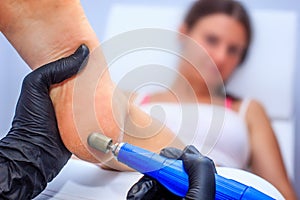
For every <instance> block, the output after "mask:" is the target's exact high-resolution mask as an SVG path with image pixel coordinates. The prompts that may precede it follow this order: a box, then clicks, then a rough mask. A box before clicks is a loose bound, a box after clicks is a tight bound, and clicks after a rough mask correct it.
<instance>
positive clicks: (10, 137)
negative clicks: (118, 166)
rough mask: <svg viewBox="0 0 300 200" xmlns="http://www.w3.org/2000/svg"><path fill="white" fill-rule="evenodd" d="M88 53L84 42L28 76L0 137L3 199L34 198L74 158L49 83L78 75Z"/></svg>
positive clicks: (0, 174) (0, 181) (0, 182)
mask: <svg viewBox="0 0 300 200" xmlns="http://www.w3.org/2000/svg"><path fill="white" fill-rule="evenodd" d="M88 55H89V50H88V48H87V47H86V46H84V45H81V46H80V47H79V48H78V49H77V51H76V52H75V53H74V54H73V55H71V56H69V57H67V58H63V59H60V60H57V61H55V62H52V63H49V64H46V65H44V66H42V67H40V68H38V69H36V70H35V71H33V72H31V73H30V74H28V75H27V76H26V77H25V79H24V81H23V84H22V90H21V94H20V97H19V100H18V103H17V107H16V111H15V116H14V119H13V122H12V127H11V129H10V131H9V133H8V134H7V135H6V136H5V137H4V138H3V139H2V140H1V141H0V199H14V200H17V199H22V200H23V199H32V198H33V197H35V196H37V195H38V194H39V193H40V192H41V191H42V190H43V189H45V187H46V185H47V182H50V181H51V180H52V179H53V178H54V177H55V176H56V175H57V174H58V173H59V172H60V170H61V169H62V168H63V166H64V165H65V164H66V162H67V161H68V159H69V158H70V156H71V153H70V152H69V151H68V150H67V149H66V147H65V146H64V144H63V142H62V140H61V138H60V134H59V131H58V127H57V122H56V117H55V112H54V108H53V105H52V102H51V99H50V97H49V87H50V85H51V84H55V83H59V82H62V81H63V80H65V79H67V78H70V77H71V76H73V75H75V74H76V73H77V72H78V71H79V69H80V68H81V67H83V66H85V65H86V63H87V58H88Z"/></svg>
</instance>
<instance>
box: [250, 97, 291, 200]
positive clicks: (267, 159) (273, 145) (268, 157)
mask: <svg viewBox="0 0 300 200" xmlns="http://www.w3.org/2000/svg"><path fill="white" fill-rule="evenodd" d="M246 119H247V122H248V126H249V130H250V143H251V169H252V170H253V172H254V173H255V174H257V175H259V176H261V177H262V178H264V179H266V180H267V181H269V182H270V183H272V184H273V185H274V186H275V187H276V188H277V189H278V190H279V191H280V192H281V193H282V194H283V196H284V197H285V198H286V199H296V195H295V192H294V190H293V187H292V185H291V183H290V180H289V178H288V175H287V172H286V169H285V166H284V163H283V159H282V156H281V153H280V147H279V145H278V142H277V140H276V137H275V134H274V132H273V129H272V127H271V124H270V121H269V119H268V117H267V114H266V112H265V111H264V108H263V107H262V106H261V105H260V104H259V103H258V102H256V101H252V102H251V104H250V107H249V110H248V113H247V116H246Z"/></svg>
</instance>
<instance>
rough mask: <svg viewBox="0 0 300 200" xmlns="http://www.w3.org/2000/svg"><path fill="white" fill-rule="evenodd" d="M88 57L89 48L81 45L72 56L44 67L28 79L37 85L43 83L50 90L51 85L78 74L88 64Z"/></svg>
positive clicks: (31, 74)
mask: <svg viewBox="0 0 300 200" xmlns="http://www.w3.org/2000/svg"><path fill="white" fill-rule="evenodd" d="M88 56H89V49H88V47H87V46H86V45H84V44H83V45H80V47H79V48H78V49H77V50H76V51H75V52H74V53H73V54H72V55H70V56H68V57H66V58H61V59H59V60H56V61H54V62H51V63H48V64H46V65H43V66H42V67H40V68H38V69H36V70H35V71H34V72H33V73H30V74H29V76H30V77H27V78H28V79H31V80H36V81H37V83H40V82H43V84H42V85H44V86H46V87H47V88H49V87H50V85H52V84H56V83H60V82H62V81H64V80H66V79H68V78H70V77H72V76H73V75H75V74H76V73H78V72H79V71H80V70H81V69H82V68H83V67H85V65H86V64H87V61H88Z"/></svg>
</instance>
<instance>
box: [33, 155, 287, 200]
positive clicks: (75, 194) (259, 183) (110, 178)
mask: <svg viewBox="0 0 300 200" xmlns="http://www.w3.org/2000/svg"><path fill="white" fill-rule="evenodd" d="M217 171H218V174H219V175H222V176H224V177H225V178H230V179H234V180H236V181H239V182H241V183H244V184H246V185H249V186H252V187H254V188H256V189H258V190H260V191H262V192H264V193H266V194H268V195H269V196H272V197H274V198H276V199H283V198H282V196H281V194H280V193H279V192H278V191H277V190H276V189H275V188H274V187H273V186H272V185H271V184H270V183H268V182H266V181H265V180H263V179H261V178H259V177H257V176H255V175H253V174H250V173H249V172H245V171H242V170H238V169H232V168H223V167H221V168H217ZM141 177H142V175H141V174H140V173H137V172H114V171H107V170H103V169H101V168H99V167H98V166H96V165H94V164H91V163H87V162H84V161H81V160H74V159H71V160H70V161H69V162H68V163H67V165H66V166H65V167H64V169H63V170H62V171H61V173H60V174H59V175H58V176H57V177H56V178H55V179H54V180H53V181H52V182H51V183H50V184H49V185H48V186H47V188H46V189H45V190H44V191H43V192H42V193H41V194H40V195H39V196H38V197H36V198H35V200H46V199H49V200H50V199H51V200H55V199H60V200H61V199H68V200H102V199H103V200H107V199H113V200H123V199H126V194H127V192H128V190H129V189H130V187H131V186H132V185H133V184H134V183H135V182H137V181H138V180H139V179H140V178H141Z"/></svg>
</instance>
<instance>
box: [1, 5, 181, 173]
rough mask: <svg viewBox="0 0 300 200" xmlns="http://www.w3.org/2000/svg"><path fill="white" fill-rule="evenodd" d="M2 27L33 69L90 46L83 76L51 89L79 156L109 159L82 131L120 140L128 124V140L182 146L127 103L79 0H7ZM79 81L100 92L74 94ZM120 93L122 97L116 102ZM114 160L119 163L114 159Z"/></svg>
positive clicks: (65, 134) (155, 147) (64, 131)
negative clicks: (89, 144) (93, 147)
mask: <svg viewBox="0 0 300 200" xmlns="http://www.w3.org/2000/svg"><path fill="white" fill-rule="evenodd" d="M0 30H1V31H2V33H3V34H4V35H5V36H6V38H7V39H8V40H9V41H10V43H11V44H12V45H13V46H14V47H15V48H16V50H17V51H18V53H19V54H20V55H21V57H22V58H23V59H24V60H25V62H27V63H28V64H29V66H30V67H31V68H32V69H36V68H37V67H38V66H40V65H42V64H44V63H48V62H50V61H53V60H56V59H58V58H61V57H64V56H65V55H68V54H69V53H70V52H72V51H74V49H75V48H76V47H77V46H78V45H79V44H82V43H85V44H87V46H88V47H89V49H90V51H91V56H90V57H91V58H90V59H89V63H88V64H87V67H86V69H85V70H84V71H83V73H81V78H80V77H79V76H76V77H74V78H72V79H71V80H68V81H65V82H63V83H62V84H59V85H56V86H55V87H53V88H52V90H51V93H50V95H51V99H52V101H53V103H54V108H55V111H56V115H57V120H58V126H59V130H60V133H61V136H62V139H63V142H64V144H65V145H66V147H67V148H68V149H69V150H70V151H71V152H72V153H74V154H75V155H77V156H78V157H79V158H81V159H84V160H87V161H92V162H99V159H98V158H99V157H101V161H104V160H107V157H106V155H103V154H99V153H97V158H96V157H95V154H93V153H91V152H90V150H88V147H87V144H86V141H82V140H81V139H80V137H79V135H80V136H82V135H84V137H87V134H89V133H90V132H92V131H100V132H102V133H104V134H105V135H107V136H109V137H111V138H113V139H114V140H115V141H116V140H118V138H120V133H121V132H122V131H124V129H125V135H124V141H128V142H130V143H132V144H134V145H137V146H141V147H144V148H147V149H149V150H151V151H156V152H157V151H159V150H160V149H162V148H163V147H165V146H168V145H170V143H171V142H174V143H176V144H177V145H175V146H177V147H179V148H181V147H182V146H181V145H180V144H179V142H178V141H176V140H175V139H174V135H173V133H172V132H171V131H170V130H169V129H167V128H162V129H160V127H161V126H160V125H159V124H158V123H153V124H154V125H153V126H150V128H149V127H145V124H146V125H147V124H149V123H151V121H152V119H151V118H150V117H149V116H148V115H146V114H145V113H144V112H142V111H141V110H140V109H138V108H136V107H135V106H134V105H132V104H131V103H128V100H127V98H126V97H125V96H124V95H123V94H122V92H120V91H118V90H117V88H116V87H115V85H114V84H113V82H112V81H111V79H110V75H109V72H108V70H107V66H106V62H105V59H104V56H103V53H102V51H101V49H100V48H97V47H98V46H99V41H98V39H97V37H96V35H95V33H94V31H93V29H92V28H91V26H90V24H89V22H88V20H87V18H86V16H85V14H84V11H83V9H82V7H81V5H80V1H78V0H56V1H52V0H44V1H34V0H31V1H24V0H17V1H13V0H5V1H4V2H2V3H1V4H0ZM95 67H96V68H95ZM93 70H95V71H96V72H99V71H100V72H101V78H99V77H98V79H97V77H96V80H95V84H96V83H97V84H98V85H95V86H94V88H91V87H90V85H89V83H90V82H93V81H90V80H92V79H93V78H95V77H93V75H94V74H95V73H93ZM88 80H89V81H88ZM76 81H78V82H79V81H81V82H80V83H81V84H80V85H81V86H82V87H81V88H83V90H82V91H83V92H86V90H84V88H90V89H94V90H93V93H91V92H90V93H88V95H93V94H95V96H93V99H87V98H85V96H84V95H78V96H76V94H74V90H75V89H76V88H75V86H76ZM76 91H78V89H76V90H75V92H76ZM74 95H75V96H76V97H74ZM115 95H116V96H118V97H119V98H118V99H117V100H118V101H117V102H116V100H115V99H114V96H115ZM88 100H89V101H88ZM74 106H75V107H76V108H75V109H74ZM94 106H95V111H94V112H89V113H88V112H86V110H87V109H88V108H89V109H90V111H92V110H93V109H94ZM89 114H90V115H95V116H96V117H95V120H92V121H90V119H89V118H88V117H84V116H89ZM116 116H118V117H116ZM79 118H80V120H79ZM93 118H94V117H93ZM145 120H146V121H145ZM132 125H134V126H135V128H134V127H133V126H132ZM155 126H156V127H155ZM137 127H142V128H137ZM153 128H154V131H153V132H154V133H155V135H154V136H153V137H149V135H148V136H145V137H144V136H143V137H140V135H143V134H144V133H145V132H147V133H148V132H149V131H145V130H146V129H147V130H149V129H151V130H152V129H153ZM133 130H134V132H133ZM157 130H159V131H157ZM154 141H155V142H154ZM113 165H114V166H113V167H116V166H115V165H116V163H115V162H114V161H113Z"/></svg>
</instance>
